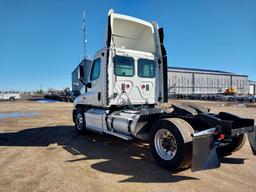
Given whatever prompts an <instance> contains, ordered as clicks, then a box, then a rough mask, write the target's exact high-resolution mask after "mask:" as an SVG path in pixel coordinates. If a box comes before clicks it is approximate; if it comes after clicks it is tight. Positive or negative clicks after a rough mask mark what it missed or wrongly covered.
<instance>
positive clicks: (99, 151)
mask: <svg viewBox="0 0 256 192" xmlns="http://www.w3.org/2000/svg"><path fill="white" fill-rule="evenodd" d="M53 143H57V144H58V145H60V146H62V147H63V148H64V149H65V150H66V151H68V152H70V153H71V154H73V155H74V156H75V157H76V156H78V155H79V157H77V158H72V159H70V160H66V163H75V162H78V161H86V160H92V159H96V160H100V162H97V163H94V164H92V165H91V167H92V168H93V169H96V170H98V171H102V172H105V173H112V174H120V175H126V176H129V178H128V179H125V180H121V181H120V182H144V183H148V182H151V183H161V182H163V183H164V182H178V181H182V180H198V179H197V178H194V177H187V176H182V175H181V174H182V172H181V173H176V174H172V173H171V172H169V171H167V170H164V169H162V168H160V167H159V166H158V165H157V164H156V163H155V161H154V160H153V159H152V157H151V154H150V151H149V147H148V145H147V144H146V143H142V142H140V141H135V142H127V141H123V140H121V139H118V138H115V137H112V136H104V135H99V134H95V133H92V132H88V133H87V135H85V136H80V135H77V133H76V131H75V130H74V127H73V126H53V127H41V128H30V129H26V130H22V131H19V132H11V133H10V132H9V133H0V146H29V147H37V146H40V147H42V146H45V147H47V146H48V145H49V144H53ZM48 149H51V148H50V147H49V148H48ZM81 155H83V157H82V158H81Z"/></svg>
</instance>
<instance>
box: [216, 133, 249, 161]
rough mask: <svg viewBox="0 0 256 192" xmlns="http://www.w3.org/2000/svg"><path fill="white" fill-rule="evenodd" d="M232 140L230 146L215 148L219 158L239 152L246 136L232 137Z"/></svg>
mask: <svg viewBox="0 0 256 192" xmlns="http://www.w3.org/2000/svg"><path fill="white" fill-rule="evenodd" d="M232 139H233V140H232V143H231V144H229V145H227V146H224V147H220V148H217V153H218V155H219V156H220V157H225V156H228V155H231V154H232V153H233V152H236V151H238V150H240V149H241V148H242V147H243V146H244V144H245V141H246V135H245V134H242V135H239V136H237V137H233V138H232Z"/></svg>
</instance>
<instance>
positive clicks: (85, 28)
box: [82, 10, 87, 59]
mask: <svg viewBox="0 0 256 192" xmlns="http://www.w3.org/2000/svg"><path fill="white" fill-rule="evenodd" d="M82 30H83V44H84V51H83V57H84V59H87V53H86V52H87V49H86V48H87V47H86V46H87V27H86V18H85V10H84V11H83V23H82Z"/></svg>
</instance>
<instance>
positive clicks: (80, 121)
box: [75, 108, 86, 134]
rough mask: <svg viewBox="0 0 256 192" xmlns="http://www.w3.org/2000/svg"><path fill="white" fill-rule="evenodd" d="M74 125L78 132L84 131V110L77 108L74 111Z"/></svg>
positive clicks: (83, 132)
mask: <svg viewBox="0 0 256 192" xmlns="http://www.w3.org/2000/svg"><path fill="white" fill-rule="evenodd" d="M75 127H76V131H77V133H78V134H85V133H86V121H85V117H84V110H83V109H81V108H78V109H77V110H76V112H75Z"/></svg>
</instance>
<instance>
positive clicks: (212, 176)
mask: <svg viewBox="0 0 256 192" xmlns="http://www.w3.org/2000/svg"><path fill="white" fill-rule="evenodd" d="M201 103H202V104H203V105H205V106H210V107H211V109H212V111H213V112H218V111H227V112H232V113H235V114H238V115H240V116H243V117H249V118H254V119H256V108H245V107H235V106H221V105H219V104H216V103H209V102H201ZM72 107H73V105H72V104H71V103H61V102H59V103H37V102H34V101H15V102H12V103H9V102H0V113H13V112H22V113H32V114H34V116H32V117H25V116H23V117H16V118H11V117H8V118H1V119H0V191H3V192H6V191H22V192H23V191H26V192H29V191H62V192H63V191H68V192H70V191H76V192H77V191H95V192H97V191H102V192H103V191H104V192H108V191H136V192H139V191H155V192H162V191H163V192H167V191H204V192H205V191H207V192H210V191H214V192H216V191H246V192H249V191H253V192H255V191H256V158H255V157H254V156H252V153H251V149H250V147H249V144H248V142H246V144H245V146H244V148H242V149H241V150H240V151H239V152H237V153H234V154H233V155H232V156H229V157H226V158H224V159H222V166H221V167H220V168H218V169H214V170H207V171H201V172H194V173H192V172H191V171H190V170H184V171H181V172H177V173H171V172H169V171H166V170H164V169H162V168H160V167H159V166H158V165H157V164H156V163H155V162H154V160H153V159H152V157H151V154H150V152H149V149H148V148H149V147H148V144H147V143H142V142H139V141H136V142H127V141H123V140H121V139H118V138H114V137H112V136H103V135H98V134H95V133H88V134H87V135H85V136H79V135H77V133H76V132H75V129H74V126H73V123H72V119H71V116H72V115H71V114H72ZM23 115H24V114H23Z"/></svg>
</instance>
